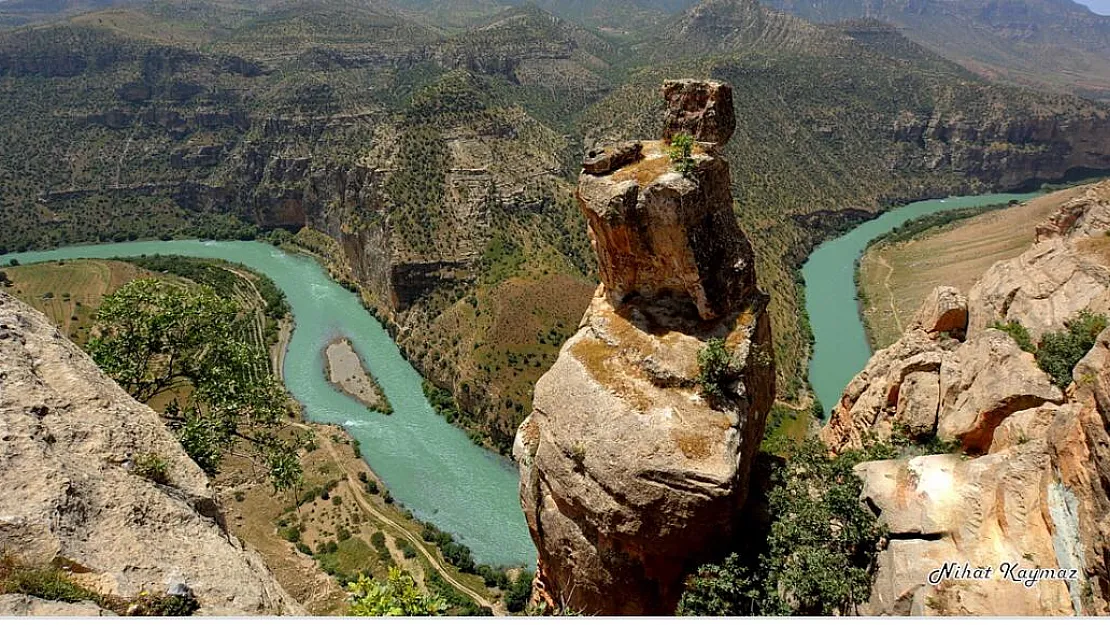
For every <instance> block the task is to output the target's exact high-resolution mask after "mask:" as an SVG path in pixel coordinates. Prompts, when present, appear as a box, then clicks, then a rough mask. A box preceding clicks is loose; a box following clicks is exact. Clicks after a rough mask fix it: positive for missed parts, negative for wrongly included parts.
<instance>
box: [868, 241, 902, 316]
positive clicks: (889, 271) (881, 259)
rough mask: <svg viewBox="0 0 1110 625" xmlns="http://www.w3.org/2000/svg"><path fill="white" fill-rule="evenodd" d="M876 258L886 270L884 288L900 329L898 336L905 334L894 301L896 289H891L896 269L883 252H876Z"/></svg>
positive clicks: (891, 311)
mask: <svg viewBox="0 0 1110 625" xmlns="http://www.w3.org/2000/svg"><path fill="white" fill-rule="evenodd" d="M875 258H876V259H878V261H879V264H880V265H882V266H883V267H884V268H885V269H886V277H885V278H883V288H884V289H886V295H887V299H888V300H889V301H890V313H891V314H892V315H893V316H894V326H895V327H896V328H898V334H901V333H902V332H904V330H903V328H902V319H901V317H899V316H898V305H897V303H896V302H895V300H894V289H892V288H890V278H891V276H893V275H894V267H893V266H892V265H891V264H890V263H889V262H888V261H887V259H886V257H884V256H883V255H882V253H881V252H878V251H876V252H875Z"/></svg>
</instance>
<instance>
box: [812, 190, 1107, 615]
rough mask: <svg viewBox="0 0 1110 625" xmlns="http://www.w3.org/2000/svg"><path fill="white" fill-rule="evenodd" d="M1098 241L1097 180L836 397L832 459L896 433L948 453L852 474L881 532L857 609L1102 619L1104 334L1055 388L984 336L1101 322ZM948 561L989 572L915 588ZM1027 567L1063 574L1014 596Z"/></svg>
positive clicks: (1013, 349) (931, 306)
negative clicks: (1082, 317)
mask: <svg viewBox="0 0 1110 625" xmlns="http://www.w3.org/2000/svg"><path fill="white" fill-rule="evenodd" d="M1108 229H1110V182H1105V183H1101V184H1098V185H1092V186H1091V187H1089V188H1088V189H1087V191H1086V192H1085V193H1084V194H1083V195H1082V196H1081V197H1079V198H1078V199H1076V200H1073V201H1071V202H1069V203H1067V204H1065V205H1063V206H1061V207H1060V209H1059V210H1058V211H1057V213H1056V214H1054V215H1053V216H1052V217H1051V218H1050V219H1049V220H1048V221H1047V222H1046V223H1044V224H1042V225H1041V226H1039V227H1038V229H1037V241H1036V243H1035V244H1034V245H1033V247H1031V248H1030V249H1029V250H1027V251H1026V252H1024V253H1023V254H1022V255H1020V256H1019V257H1017V258H1015V259H1012V260H1008V261H1001V262H999V263H996V264H995V265H994V266H992V267H991V268H990V269H989V270H988V271H987V273H986V274H985V275H984V276H983V278H982V279H981V280H980V281H979V282H978V283H976V284H975V285H974V286H973V287H972V289H971V291H970V293H969V295H968V297H967V299H966V300H965V299H964V298H963V297H962V296H961V295H960V294H959V293H958V292H956V290H955V289H952V288H950V287H940V288H938V289H937V291H935V292H934V293H933V294H932V295H931V296H930V297H929V298H927V299H926V302H925V303H924V305H923V306H922V309H921V311H920V312H919V313H918V315H917V317H916V318H915V323H914V325H913V326H912V327H911V328H910V329H909V330H908V331H907V332H906V334H905V335H904V336H903V337H902V338H901V339H900V340H898V341H897V342H895V343H894V344H892V345H891V346H890V347H888V348H886V349H884V350H881V351H879V352H877V353H876V354H875V355H874V356H873V357H872V359H871V361H870V362H869V363H868V365H867V367H866V368H865V369H864V370H863V372H861V373H860V374H859V375H858V376H856V378H855V379H853V380H852V382H851V383H850V384H849V385H848V387H847V388H846V390H845V392H844V395H843V397H842V398H841V399H840V402H839V403H838V405H837V406H836V407H835V409H834V410H833V413H832V417H831V419H830V421H829V423H828V425H827V426H826V427H825V428H824V430H823V431H822V433H821V435H822V438H823V439H824V440H825V441H826V443H828V444H829V446H830V447H831V448H832V449H833V450H834V451H838V450H843V449H846V448H849V447H855V446H859V445H862V444H866V442H867V441H868V439H870V438H873V437H877V438H880V439H881V438H886V437H889V436H891V435H892V434H894V433H896V432H897V433H898V434H901V435H906V436H909V437H911V438H915V439H917V440H919V441H928V440H930V439H934V438H935V439H940V440H941V441H947V442H949V443H953V444H955V445H956V447H957V448H958V450H959V452H960V453H957V454H944V455H929V456H919V457H916V458H901V459H895V460H886V461H881V462H869V463H864V464H861V465H859V466H858V467H857V471H858V472H859V474H860V475H861V477H862V478H863V480H864V484H865V486H864V492H863V497H864V499H865V501H866V503H867V504H868V505H870V506H871V507H872V509H874V510H876V511H878V513H879V515H880V520H881V521H882V522H884V523H886V524H887V526H888V528H889V530H890V532H891V534H890V540H889V542H888V543H887V544H886V545H885V547H884V548H883V550H882V552H881V553H880V557H879V567H878V573H877V576H876V580H875V583H874V586H873V591H872V595H871V599H870V602H869V604H868V605H866V606H865V607H864V611H865V612H869V613H871V614H914V615H937V614H949V615H952V614H955V615H1070V614H1086V615H1090V614H1103V615H1104V614H1107V611H1108V605H1107V598H1108V597H1110V487H1108V486H1107V484H1110V435H1108V434H1107V424H1108V423H1110V390H1108V389H1110V330H1107V331H1105V332H1103V333H1102V334H1101V335H1100V336H1099V337H1098V340H1097V342H1096V344H1095V346H1094V348H1093V349H1091V350H1090V352H1089V353H1088V354H1087V355H1086V357H1085V358H1083V360H1081V361H1080V362H1079V363H1078V365H1076V367H1075V369H1074V371H1073V377H1074V380H1075V381H1074V382H1073V383H1072V384H1071V385H1070V386H1069V387H1068V388H1066V389H1061V388H1059V387H1057V386H1056V385H1054V384H1053V383H1052V381H1051V380H1050V379H1049V376H1048V375H1047V374H1045V373H1044V372H1043V371H1042V370H1041V369H1040V367H1039V366H1038V365H1037V363H1036V361H1035V359H1034V356H1033V354H1031V353H1028V352H1026V351H1023V350H1022V348H1021V347H1020V346H1019V345H1018V343H1017V342H1016V341H1015V339H1014V338H1012V337H1011V336H1010V335H1009V334H1008V333H1006V332H1003V331H1002V330H1000V329H996V328H994V327H992V326H993V325H995V323H996V322H1000V321H1008V322H1019V323H1021V324H1023V325H1024V326H1025V327H1027V328H1028V329H1029V331H1030V334H1031V335H1033V337H1034V339H1035V338H1036V337H1039V336H1041V335H1043V334H1044V333H1045V332H1049V331H1056V330H1060V329H1061V328H1062V327H1064V324H1065V322H1067V321H1068V320H1069V319H1071V318H1072V317H1073V316H1074V315H1075V314H1076V313H1078V312H1080V311H1081V310H1084V309H1087V310H1091V311H1094V312H1102V311H1105V310H1107V307H1108V303H1110V281H1108V280H1107V275H1108V273H1107V272H1108V270H1107V267H1108V265H1110V256H1108V255H1107V250H1110V239H1108V237H1107V236H1106V232H1107V230H1108ZM964 335H966V337H967V338H966V340H964V339H962V337H963V336H964ZM949 563H952V564H951V565H949V566H956V565H959V567H962V566H963V564H964V563H968V564H969V565H970V566H971V567H972V568H973V569H974V568H976V567H990V569H991V570H990V571H989V572H987V573H985V575H987V576H988V577H987V578H978V579H977V578H973V577H962V578H961V575H960V574H959V573H956V574H952V572H951V571H949V574H948V575H946V576H945V575H942V576H941V577H940V578H938V579H934V580H930V573H932V572H933V571H938V570H943V569H944V567H945V566H946V565H947V564H949ZM961 570H962V569H961ZM1035 570H1041V571H1064V574H1063V578H1060V577H1054V578H1050V579H1041V580H1040V581H1036V582H1035V583H1032V584H1027V583H1026V582H1025V581H1024V579H1028V576H1029V575H1033V574H1034V573H1033V571H1035ZM1071 570H1075V571H1077V574H1076V575H1075V576H1074V578H1071V577H1070V574H1069V573H1068V571H1071ZM981 575H983V573H981ZM1022 576H1025V578H1024V579H1023V578H1022Z"/></svg>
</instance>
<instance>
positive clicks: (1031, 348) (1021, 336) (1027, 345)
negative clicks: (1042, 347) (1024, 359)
mask: <svg viewBox="0 0 1110 625" xmlns="http://www.w3.org/2000/svg"><path fill="white" fill-rule="evenodd" d="M991 327H992V328H994V329H995V330H1002V331H1003V332H1005V333H1006V334H1008V335H1010V338H1012V339H1014V342H1016V343H1017V344H1018V347H1020V348H1021V349H1022V350H1024V351H1027V352H1029V353H1030V354H1033V353H1036V351H1037V346H1036V345H1034V344H1033V337H1032V336H1030V335H1029V329H1028V328H1026V327H1025V326H1024V325H1022V323H1021V322H1020V321H1017V320H1012V321H1006V322H1002V321H995V322H994V323H992V324H991Z"/></svg>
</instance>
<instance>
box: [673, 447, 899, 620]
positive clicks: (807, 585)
mask: <svg viewBox="0 0 1110 625" xmlns="http://www.w3.org/2000/svg"><path fill="white" fill-rule="evenodd" d="M892 453H894V449H893V448H892V447H891V446H890V445H886V444H884V445H875V446H873V447H871V448H869V450H868V451H866V452H860V451H850V452H845V453H842V454H840V455H839V456H837V457H835V458H831V457H830V455H829V452H828V450H827V449H826V448H825V446H824V445H823V444H822V443H821V442H820V441H819V440H818V439H816V438H810V439H807V440H805V441H803V442H801V443H795V444H792V445H790V447H789V449H788V450H787V455H788V458H789V460H788V461H787V462H786V463H785V464H783V465H780V466H778V467H777V468H776V469H775V471H774V472H773V476H772V484H773V485H772V488H771V490H770V492H769V494H768V500H769V510H768V514H769V518H770V519H772V521H771V527H770V530H769V532H768V535H767V538H766V541H765V543H764V544H763V545H761V548H759V549H754V550H751V551H745V552H744V554H745V555H738V554H735V553H734V554H731V555H729V556H728V557H727V558H726V559H725V560H724V561H723V562H721V563H718V564H709V565H706V566H703V567H701V568H700V569H698V571H697V572H696V573H695V574H693V575H691V576H690V577H689V579H688V580H687V583H686V590H685V592H684V593H683V595H682V599H681V601H680V602H679V607H678V614H680V615H717V616H724V615H730V616H735V615H797V616H802V615H835V614H840V615H848V614H852V613H853V609H854V607H855V606H856V605H858V604H860V603H863V602H865V601H866V600H867V598H868V597H869V596H870V593H871V576H872V573H873V571H874V566H875V557H876V553H877V550H878V544H879V541H880V539H881V538H882V537H883V535H884V533H885V530H884V528H883V527H882V526H881V525H880V524H879V523H878V520H877V519H876V517H875V515H874V514H873V513H872V512H871V511H870V510H868V509H867V508H866V507H864V506H863V505H861V503H860V500H859V497H860V492H861V490H862V488H863V484H862V482H861V481H860V479H859V477H858V476H857V475H856V474H855V472H854V471H853V468H854V467H855V465H856V464H858V463H860V462H862V461H864V460H870V459H877V458H881V457H889V456H890V455H891V454H892ZM753 552H754V553H753Z"/></svg>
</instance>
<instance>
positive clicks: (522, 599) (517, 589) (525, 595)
mask: <svg viewBox="0 0 1110 625" xmlns="http://www.w3.org/2000/svg"><path fill="white" fill-rule="evenodd" d="M534 579H535V576H534V575H532V574H531V573H529V572H528V571H521V572H520V575H517V578H516V580H514V581H513V585H512V586H511V587H510V588H509V590H508V592H506V593H505V607H506V608H508V610H509V611H510V612H520V611H522V610H523V609H524V608H526V607H527V606H528V599H529V598H530V597H531V596H532V581H533V580H534Z"/></svg>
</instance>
